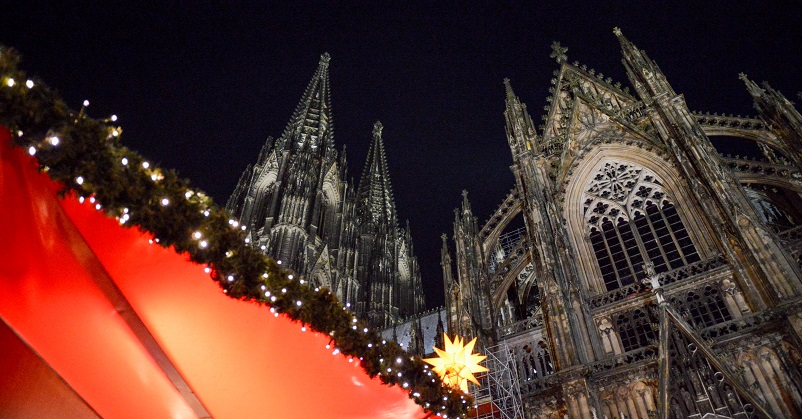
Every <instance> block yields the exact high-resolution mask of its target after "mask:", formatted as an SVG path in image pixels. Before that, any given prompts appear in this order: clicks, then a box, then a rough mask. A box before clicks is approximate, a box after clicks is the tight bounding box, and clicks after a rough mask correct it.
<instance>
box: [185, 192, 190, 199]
mask: <svg viewBox="0 0 802 419" xmlns="http://www.w3.org/2000/svg"><path fill="white" fill-rule="evenodd" d="M191 196H192V191H187V193H185V194H184V198H186V199H189V198H190V197H191Z"/></svg>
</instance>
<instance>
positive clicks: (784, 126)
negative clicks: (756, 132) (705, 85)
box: [738, 73, 802, 166]
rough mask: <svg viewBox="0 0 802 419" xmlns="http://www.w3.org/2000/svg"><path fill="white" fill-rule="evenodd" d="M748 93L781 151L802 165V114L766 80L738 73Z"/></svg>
mask: <svg viewBox="0 0 802 419" xmlns="http://www.w3.org/2000/svg"><path fill="white" fill-rule="evenodd" d="M738 78H740V79H741V80H742V81H743V82H744V84H745V85H746V89H747V90H748V91H749V94H750V95H752V100H753V102H754V107H755V109H757V111H758V112H760V118H761V119H763V121H764V122H766V125H767V126H768V128H769V129H771V130H773V131H774V132H775V133H776V134H777V136H778V139H779V142H780V144H781V147H780V148H781V151H783V153H784V154H785V155H787V156H788V157H790V158H791V159H792V160H793V161H794V163H796V164H797V165H800V166H802V115H800V114H799V112H798V111H797V110H796V108H794V105H793V103H791V101H790V100H788V99H787V98H786V97H785V96H784V95H783V94H782V93H780V92H779V91H777V90H775V89H774V88H772V87H771V86H770V85H769V84H768V83H767V82H765V81H764V82H763V83H761V86H762V87H758V85H757V83H755V82H754V81H752V80H750V79H749V77H747V76H746V74H744V73H741V74H739V75H738Z"/></svg>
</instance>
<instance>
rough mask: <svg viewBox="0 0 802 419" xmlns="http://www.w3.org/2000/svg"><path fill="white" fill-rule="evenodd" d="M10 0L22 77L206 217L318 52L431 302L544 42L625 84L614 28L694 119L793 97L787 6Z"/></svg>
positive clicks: (340, 129)
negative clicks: (456, 232) (105, 127)
mask: <svg viewBox="0 0 802 419" xmlns="http://www.w3.org/2000/svg"><path fill="white" fill-rule="evenodd" d="M16 3H18V4H16V5H4V6H3V7H2V12H0V44H4V45H6V46H11V47H14V48H16V49H17V50H18V51H19V52H20V53H21V54H22V56H23V63H22V68H23V69H24V70H26V71H27V72H28V74H30V75H37V76H39V77H40V78H41V79H42V80H43V81H45V82H46V83H47V84H49V85H50V86H51V87H54V88H56V89H57V90H58V91H60V92H61V94H62V95H63V96H64V98H65V99H66V101H67V102H68V104H70V105H71V106H73V107H74V108H79V107H80V105H81V103H82V102H83V100H84V99H88V100H89V101H90V102H91V105H90V107H89V108H88V113H89V115H91V116H93V117H98V118H101V117H108V116H109V115H111V114H117V115H118V116H119V121H118V122H119V124H120V125H121V126H122V128H123V130H124V133H123V136H122V142H123V144H124V145H126V146H128V147H130V148H132V149H134V150H137V151H139V152H140V153H141V154H143V155H145V156H146V157H148V158H149V159H151V161H153V162H157V163H158V164H159V165H161V166H162V167H166V168H175V169H177V170H178V171H179V173H180V174H181V175H182V176H183V177H186V178H189V179H190V180H191V182H192V184H193V185H194V186H195V187H197V188H200V189H203V190H205V191H206V192H207V193H209V194H210V195H211V196H212V197H213V198H214V200H215V201H216V202H217V203H218V204H219V205H225V201H226V199H227V198H228V196H229V194H230V193H231V191H232V190H233V189H234V186H235V185H236V182H237V179H238V178H239V176H240V174H241V173H242V171H243V170H244V169H245V166H246V165H247V164H249V163H254V162H255V161H256V158H257V154H258V152H259V149H260V147H261V146H262V144H264V142H265V140H266V138H267V137H268V136H274V137H277V136H279V135H281V133H282V131H283V130H284V127H285V125H286V124H287V121H288V120H289V117H290V115H291V114H292V111H293V109H294V108H295V106H296V104H297V102H298V100H299V99H300V97H301V94H302V93H303V90H304V88H305V87H306V84H307V82H308V81H309V79H310V78H311V76H312V74H313V72H314V71H315V68H316V66H317V63H318V59H319V56H320V54H321V53H323V52H326V51H327V52H329V53H330V54H331V56H332V60H331V65H330V75H331V86H332V104H333V108H334V134H335V135H334V139H335V143H336V145H337V147H338V149H339V148H341V147H342V146H343V145H347V149H348V163H349V169H350V171H349V176H350V177H353V178H355V179H358V178H359V174H360V173H361V170H362V166H363V164H364V159H365V156H366V153H367V148H368V145H369V141H370V138H371V129H372V126H373V123H374V122H375V121H376V120H380V121H382V123H383V124H384V127H385V128H384V139H385V146H386V150H387V157H388V164H389V168H390V177H391V179H392V185H393V189H394V194H395V200H396V204H397V208H398V213H399V217H400V219H401V220H405V219H408V220H409V222H410V225H411V228H412V234H413V239H414V244H415V251H416V254H417V256H418V258H419V259H420V261H421V265H422V266H421V270H422V273H423V280H424V287H425V288H426V292H427V303H428V305H429V306H430V307H434V306H437V305H440V304H442V302H443V300H442V299H443V296H442V283H441V277H442V275H441V268H440V266H439V260H440V238H439V236H440V235H441V234H442V233H448V234H449V236H451V234H452V222H453V218H454V216H453V208H455V207H456V206H458V205H459V203H460V200H461V196H460V191H461V190H463V189H466V190H468V191H469V198H470V200H471V203H472V205H473V209H474V213H475V214H476V215H477V216H478V217H479V220H480V223H481V222H483V221H484V220H486V219H487V218H488V217H489V216H490V215H491V213H492V212H493V210H494V209H495V207H496V206H497V205H498V204H499V203H501V201H502V200H503V198H504V197H505V196H506V193H507V192H508V191H509V190H510V188H512V187H513V179H512V175H511V172H510V170H509V166H510V165H511V163H512V158H511V156H510V152H509V149H508V146H507V140H506V136H505V133H504V117H503V111H504V88H503V85H502V79H503V78H504V77H509V78H510V79H511V82H512V86H513V88H514V89H515V91H516V93H517V94H518V96H519V97H520V98H521V100H522V101H523V102H525V103H526V104H527V105H528V107H529V110H530V113H531V114H532V118H533V119H534V120H535V122H536V124H540V116H541V115H542V114H543V113H544V111H543V110H542V109H543V106H544V105H546V103H547V102H546V100H545V98H546V96H547V95H548V88H549V87H550V84H549V79H550V78H551V77H552V74H551V73H552V71H554V70H556V69H557V64H556V63H555V62H554V60H553V59H551V58H549V54H550V52H551V51H550V48H549V46H550V44H551V43H552V41H559V42H561V43H562V45H563V46H566V47H568V53H567V55H568V61H569V62H573V61H575V60H577V61H579V62H581V63H583V64H587V65H588V67H592V68H595V69H596V71H597V72H602V73H604V74H605V77H606V76H611V77H612V78H613V79H614V80H615V81H620V82H621V83H622V84H624V85H628V80H627V78H626V75H625V73H624V69H623V66H622V65H621V64H620V61H621V56H620V49H619V46H618V42H617V41H616V39H615V36H614V35H613V34H612V28H613V27H614V26H619V27H621V29H622V30H623V32H624V34H625V35H626V36H627V37H628V38H629V39H630V40H631V41H632V42H634V43H635V44H636V45H637V46H638V47H640V48H642V49H644V50H645V51H646V52H647V54H648V55H649V56H650V57H651V58H652V59H653V60H655V61H656V62H657V63H658V64H659V65H660V67H661V68H662V70H663V71H664V72H665V73H666V76H667V78H668V80H669V82H670V83H671V84H672V86H673V87H674V89H675V90H676V91H677V92H679V93H683V94H685V96H686V100H687V102H688V104H689V106H690V107H691V109H692V110H698V111H710V112H719V113H722V112H724V113H734V114H744V115H746V114H749V115H752V114H754V113H755V112H754V111H753V110H752V104H751V99H750V97H749V95H748V94H747V93H746V90H745V88H744V87H743V84H742V83H741V82H740V81H739V80H738V78H737V75H738V73H739V72H745V73H746V74H748V75H749V76H750V77H751V78H753V79H756V80H758V81H762V80H768V81H769V82H770V83H771V84H772V86H773V87H774V88H776V89H779V90H780V91H781V92H783V93H784V94H785V95H786V96H787V97H788V98H789V99H791V100H798V99H797V97H796V92H797V91H800V90H802V82H800V74H802V58H800V53H802V49H801V48H800V46H802V3H800V2H797V1H794V2H791V1H788V2H782V1H777V2H770V1H756V2H747V1H730V2H716V1H695V2H689V3H687V4H685V5H680V4H678V2H654V3H649V2H641V1H638V2H628V3H619V2H613V1H592V2H590V1H589V2H583V3H577V4H569V3H570V2H548V3H549V5H546V4H545V3H547V2H532V1H530V2H501V1H498V2H491V3H494V4H493V6H487V7H479V6H475V5H462V6H455V5H451V4H449V5H447V4H446V2H436V3H429V4H426V3H424V4H418V3H415V4H411V3H409V2H388V3H384V4H380V3H379V2H375V4H374V2H367V3H368V4H363V5H359V6H358V5H350V4H349V5H343V4H340V3H345V2H332V3H329V4H327V5H324V4H323V3H321V4H301V2H276V3H285V4H282V5H281V7H270V8H264V7H252V6H251V7H238V8H229V7H225V8H224V7H219V6H198V5H196V4H195V2H185V3H183V4H179V5H173V6H163V7H132V6H128V5H124V4H122V2H120V3H119V4H118V3H117V2H109V3H106V4H105V5H101V6H98V5H97V4H94V5H91V6H85V7H83V6H78V7H76V6H65V5H56V6H54V5H50V4H47V3H44V4H37V2H27V1H26V2H22V1H20V2H16ZM51 3H60V2H51ZM64 3H68V2H64ZM97 3H101V2H97ZM536 3H540V4H536ZM669 3H670V4H671V6H667V5H668V4H669ZM666 7H670V9H666ZM735 152H737V150H735Z"/></svg>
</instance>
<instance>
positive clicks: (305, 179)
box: [226, 54, 424, 329]
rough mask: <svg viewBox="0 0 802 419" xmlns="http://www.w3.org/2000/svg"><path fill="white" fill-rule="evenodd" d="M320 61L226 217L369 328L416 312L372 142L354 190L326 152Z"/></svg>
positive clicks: (378, 134)
mask: <svg viewBox="0 0 802 419" xmlns="http://www.w3.org/2000/svg"><path fill="white" fill-rule="evenodd" d="M329 60H330V58H329V55H328V54H323V56H321V58H320V63H319V65H318V68H317V71H316V72H315V74H314V76H313V77H312V80H311V81H310V82H309V85H308V86H307V88H306V91H305V92H304V94H303V97H302V98H301V101H300V103H298V106H297V107H296V108H295V112H294V113H293V115H292V117H291V119H290V122H289V123H288V124H287V128H286V129H285V130H284V133H283V134H282V135H281V137H279V138H278V140H275V142H274V141H273V139H272V138H268V140H267V142H266V143H265V145H264V146H263V147H262V151H261V152H260V153H259V158H258V160H257V162H256V164H255V165H253V166H249V167H248V168H247V169H245V172H244V173H243V174H242V177H241V178H240V181H239V183H238V184H237V187H236V189H235V190H234V193H233V194H232V195H231V197H230V198H229V200H228V203H227V205H226V209H228V210H229V211H230V212H231V213H232V214H233V215H234V216H235V217H237V218H238V219H239V223H241V225H242V228H243V229H246V230H247V231H248V238H247V240H248V241H249V242H250V243H251V245H253V246H258V247H259V248H261V249H262V250H263V251H264V252H265V253H266V254H267V255H269V256H271V257H273V258H275V259H276V260H279V261H281V262H280V263H282V264H283V266H285V267H286V268H288V269H290V270H292V271H294V272H296V273H297V274H298V275H299V276H301V278H302V279H303V280H305V281H308V282H309V283H310V284H311V285H312V286H314V287H327V288H329V289H331V290H332V292H334V293H335V294H336V295H337V297H338V298H339V300H340V301H341V302H342V303H343V304H346V305H347V306H349V307H352V308H353V310H354V311H355V312H356V314H357V315H358V316H360V317H362V318H365V319H367V320H368V321H369V322H370V323H371V324H372V325H373V326H374V327H377V328H382V329H383V328H387V327H391V326H392V325H394V324H395V323H396V322H398V321H399V319H401V318H404V317H407V316H409V315H412V314H414V313H417V312H419V311H421V310H422V309H423V308H424V298H423V292H422V289H421V277H420V269H419V267H418V261H417V258H416V257H415V255H414V253H413V247H412V238H411V236H410V229H409V225H407V226H406V227H405V228H403V229H402V228H399V226H398V219H397V215H396V209H395V201H394V200H393V194H392V189H391V187H390V177H389V173H388V171H387V161H386V157H385V153H384V143H383V140H382V125H381V123H379V122H376V124H375V125H374V127H373V140H372V143H371V145H370V150H369V152H368V157H367V161H366V162H365V168H364V170H363V172H362V177H361V179H360V181H359V185H358V187H357V188H354V186H353V184H352V182H351V181H349V180H348V179H347V166H346V159H345V150H344V149H343V152H342V153H340V155H339V157H338V153H337V151H336V150H335V147H334V129H333V128H334V124H333V119H332V111H331V109H332V108H331V99H330V89H329V72H328V67H329Z"/></svg>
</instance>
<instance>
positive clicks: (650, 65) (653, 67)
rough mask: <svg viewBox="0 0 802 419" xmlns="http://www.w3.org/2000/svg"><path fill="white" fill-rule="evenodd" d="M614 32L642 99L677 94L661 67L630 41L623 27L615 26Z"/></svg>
mask: <svg viewBox="0 0 802 419" xmlns="http://www.w3.org/2000/svg"><path fill="white" fill-rule="evenodd" d="M613 33H614V34H615V36H616V37H617V38H618V42H619V43H620V44H621V55H623V57H624V58H623V60H622V62H623V63H624V67H626V70H627V76H629V80H630V82H632V85H633V86H635V90H637V92H638V95H639V96H640V97H641V99H643V100H647V98H649V99H650V98H651V97H654V96H657V95H660V94H664V93H665V94H668V95H669V96H671V97H673V96H676V93H674V89H672V88H671V86H670V85H669V84H668V82H667V81H666V78H665V76H664V75H663V72H662V71H661V70H660V67H658V66H657V64H656V63H655V62H654V61H652V60H651V59H649V57H648V56H646V53H645V52H643V51H642V50H640V49H638V47H636V46H635V44H633V43H632V42H630V41H629V39H627V38H626V37H625V36H624V34H623V33H622V32H621V29H619V28H613Z"/></svg>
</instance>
